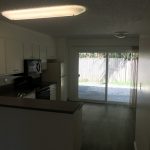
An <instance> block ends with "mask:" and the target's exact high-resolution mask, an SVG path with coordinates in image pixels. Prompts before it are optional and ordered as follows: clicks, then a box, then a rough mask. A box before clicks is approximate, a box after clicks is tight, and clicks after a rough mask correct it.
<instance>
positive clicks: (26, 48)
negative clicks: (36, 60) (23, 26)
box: [23, 43, 33, 59]
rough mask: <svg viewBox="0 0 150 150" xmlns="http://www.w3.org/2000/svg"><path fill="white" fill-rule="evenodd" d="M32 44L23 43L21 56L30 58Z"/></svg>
mask: <svg viewBox="0 0 150 150" xmlns="http://www.w3.org/2000/svg"><path fill="white" fill-rule="evenodd" d="M32 53H33V52H32V44H31V43H24V45H23V56H24V59H32V57H33V54H32Z"/></svg>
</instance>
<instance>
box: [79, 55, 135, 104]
mask: <svg viewBox="0 0 150 150" xmlns="http://www.w3.org/2000/svg"><path fill="white" fill-rule="evenodd" d="M135 58H137V55H135V54H134V53H132V52H120V53H118V52H107V53H100V52H93V53H92V52H79V59H78V60H79V62H78V63H79V67H78V73H79V78H78V98H79V99H80V100H83V101H85V100H90V101H98V102H102V101H103V102H121V103H129V102H130V99H131V97H132V95H133V92H132V91H135V90H133V89H134V87H133V86H132V85H133V84H132V83H133V81H134V80H135V77H134V76H136V75H137V74H136V73H137V72H135V68H136V67H135V63H134V62H135ZM133 71H134V74H133Z"/></svg>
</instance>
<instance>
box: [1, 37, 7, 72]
mask: <svg viewBox="0 0 150 150" xmlns="http://www.w3.org/2000/svg"><path fill="white" fill-rule="evenodd" d="M4 74H6V61H5V41H4V39H1V38H0V75H4Z"/></svg>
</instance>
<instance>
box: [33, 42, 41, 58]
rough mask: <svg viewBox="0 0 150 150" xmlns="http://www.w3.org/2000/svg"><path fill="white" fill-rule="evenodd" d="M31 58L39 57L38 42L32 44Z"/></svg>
mask: <svg viewBox="0 0 150 150" xmlns="http://www.w3.org/2000/svg"><path fill="white" fill-rule="evenodd" d="M33 58H34V59H39V58H40V46H39V45H38V44H33Z"/></svg>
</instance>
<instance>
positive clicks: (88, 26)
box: [0, 0, 150, 36]
mask: <svg viewBox="0 0 150 150" xmlns="http://www.w3.org/2000/svg"><path fill="white" fill-rule="evenodd" d="M57 4H81V5H84V6H86V7H87V12H85V13H83V14H81V15H79V16H75V17H64V18H49V19H37V20H25V21H9V20H7V19H5V18H3V17H2V16H1V17H0V18H1V19H2V20H5V21H8V22H11V23H14V24H18V25H20V26H24V27H27V28H30V29H32V30H36V31H39V32H43V33H46V34H50V35H53V36H102V35H111V34H113V33H114V32H116V31H127V32H129V34H131V35H139V34H147V33H150V0H59V1H58V0H13V1H11V0H0V11H2V10H8V9H17V8H26V7H36V6H45V5H57Z"/></svg>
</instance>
